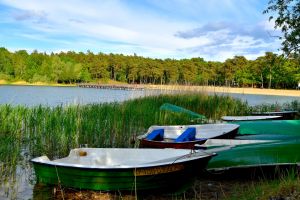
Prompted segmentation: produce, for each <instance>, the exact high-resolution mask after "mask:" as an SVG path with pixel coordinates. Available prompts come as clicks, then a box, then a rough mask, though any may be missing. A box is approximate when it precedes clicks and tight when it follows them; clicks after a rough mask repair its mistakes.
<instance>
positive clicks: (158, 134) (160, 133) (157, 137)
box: [146, 129, 164, 141]
mask: <svg viewBox="0 0 300 200" xmlns="http://www.w3.org/2000/svg"><path fill="white" fill-rule="evenodd" d="M146 139H147V140H154V141H162V140H163V139H164V129H156V130H153V131H152V132H151V133H149V134H148V135H147V137H146Z"/></svg>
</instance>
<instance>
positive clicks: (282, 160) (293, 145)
mask: <svg viewBox="0 0 300 200" xmlns="http://www.w3.org/2000/svg"><path fill="white" fill-rule="evenodd" d="M242 139H243V138H242ZM247 139H251V137H248V138H247ZM253 139H256V138H253ZM299 149H300V139H299V138H298V139H295V140H280V141H273V142H268V143H258V144H255V143H254V144H242V145H237V146H234V147H232V148H230V149H227V150H224V151H220V152H218V156H216V157H214V158H212V159H211V160H210V162H209V164H208V166H207V168H208V169H209V170H224V169H230V168H245V167H259V166H278V165H294V164H297V163H299V162H300V154H299V153H298V150H299Z"/></svg>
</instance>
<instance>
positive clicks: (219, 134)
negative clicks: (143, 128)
mask: <svg viewBox="0 0 300 200" xmlns="http://www.w3.org/2000/svg"><path fill="white" fill-rule="evenodd" d="M238 129H239V125H236V124H204V125H186V126H151V127H150V128H149V129H148V131H147V133H145V134H144V135H141V136H139V137H138V139H139V140H140V147H142V148H178V149H182V148H185V149H193V148H194V145H195V144H202V143H204V142H205V141H206V140H207V139H210V138H222V139H229V138H234V137H235V136H236V135H237V132H238Z"/></svg>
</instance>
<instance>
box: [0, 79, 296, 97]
mask: <svg viewBox="0 0 300 200" xmlns="http://www.w3.org/2000/svg"><path fill="white" fill-rule="evenodd" d="M90 84H96V83H90ZM0 85H18V86H22V85H23V86H57V87H76V86H77V84H59V83H44V82H36V83H28V82H26V81H16V82H8V81H5V80H0ZM107 85H108V86H109V85H123V86H124V85H126V87H128V88H130V87H131V86H132V88H134V87H136V86H137V85H139V86H141V87H143V88H144V89H153V90H176V91H190V92H193V91H194V92H204V93H206V92H207V93H210V92H214V93H224V94H228V93H233V94H258V95H277V96H294V97H300V90H284V89H261V88H234V87H224V86H222V87H221V86H188V85H150V84H145V85H144V84H134V85H131V84H126V83H107Z"/></svg>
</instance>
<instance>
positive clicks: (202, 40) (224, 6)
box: [0, 0, 270, 60]
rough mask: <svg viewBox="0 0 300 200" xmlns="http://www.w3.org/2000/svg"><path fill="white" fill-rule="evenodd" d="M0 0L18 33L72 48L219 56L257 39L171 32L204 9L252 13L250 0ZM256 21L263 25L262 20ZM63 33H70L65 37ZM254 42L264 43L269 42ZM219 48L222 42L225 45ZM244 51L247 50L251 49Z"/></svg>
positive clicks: (195, 21) (196, 19)
mask: <svg viewBox="0 0 300 200" xmlns="http://www.w3.org/2000/svg"><path fill="white" fill-rule="evenodd" d="M1 2H2V4H5V5H7V6H9V7H11V8H14V9H15V11H19V13H20V14H18V15H16V12H14V13H12V18H14V19H16V20H15V22H14V23H18V24H21V25H22V26H23V27H26V29H25V28H24V30H20V33H19V36H20V37H24V38H27V39H31V40H43V41H45V42H48V43H51V42H52V43H53V49H54V50H55V49H57V48H59V49H69V50H74V51H76V50H82V49H84V48H86V49H91V50H95V51H98V52H99V51H102V52H107V53H109V51H111V52H118V53H125V54H126V53H127V54H133V53H134V52H135V53H138V54H139V55H143V56H150V57H162V58H166V57H171V58H181V57H193V56H196V57H199V56H200V57H205V58H206V59H214V60H220V59H221V60H222V59H224V56H229V55H230V56H231V55H236V54H239V53H240V52H242V53H245V54H247V48H248V47H250V48H252V47H253V46H255V43H258V42H259V40H258V39H257V40H252V39H251V37H249V36H245V35H241V36H240V37H237V36H235V37H231V36H230V34H229V32H230V29H226V28H225V29H222V30H217V31H213V32H205V31H207V30H205V29H204V30H203V31H204V34H202V35H199V36H197V37H190V38H183V37H178V35H177V36H176V33H178V31H182V30H183V31H184V30H192V29H195V27H199V26H201V24H202V25H203V24H205V22H211V20H212V19H213V18H214V16H212V15H211V16H212V17H211V18H210V16H203V13H204V14H209V12H210V11H211V12H212V13H213V14H214V15H216V13H218V12H221V14H224V15H226V17H227V15H228V13H230V12H234V13H235V16H242V14H244V13H245V12H251V13H252V14H253V15H255V16H256V15H257V11H254V8H253V6H252V7H251V5H252V4H255V2H256V1H254V0H249V1H245V0H243V1H242V2H243V4H245V6H238V5H237V4H236V2H233V1H232V0H224V1H222V3H220V1H217V0H213V1H207V2H205V3H204V2H203V1H198V0H195V1H191V0H174V1H168V0H166V1H156V0H153V1H148V2H147V3H148V4H150V5H151V6H153V7H155V8H156V10H155V9H147V5H143V3H141V5H139V6H136V5H134V6H133V5H132V4H133V3H132V2H130V1H127V3H126V1H125V0H124V1H121V0H101V1H88V0H87V1H80V0H72V1H71V0H65V1H58V0H52V1H46V0H45V1H38V0H26V1H18V0H2V1H0V3H1ZM219 4H221V5H219ZM216 5H218V6H216ZM246 7H248V8H246ZM237 8H238V9H237ZM199 10H200V11H203V13H201V12H199ZM170 12H172V13H170ZM176 12H177V13H176ZM244 18H245V17H244ZM37 19H38V20H37ZM200 19H201V20H200ZM234 20H235V19H234ZM37 21H38V23H37ZM262 26H264V27H266V28H269V27H268V26H269V24H267V23H266V24H263V25H262ZM268 30H269V29H268ZM22 31H23V32H22ZM68 38H71V39H70V40H69V41H68ZM60 40H61V42H60ZM216 41H218V44H217V43H216ZM222 41H223V43H222ZM229 43H230V44H229ZM56 44H59V45H60V47H57V46H56ZM259 45H265V47H268V45H270V44H268V43H264V44H263V43H260V44H259ZM259 45H258V44H256V46H255V47H257V48H258V47H259ZM223 48H227V49H226V51H225V50H223ZM259 48H263V47H259ZM36 49H39V47H36ZM259 51H260V50H259ZM248 54H249V55H250V54H251V55H252V54H253V52H248Z"/></svg>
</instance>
